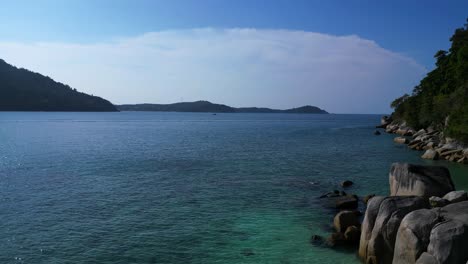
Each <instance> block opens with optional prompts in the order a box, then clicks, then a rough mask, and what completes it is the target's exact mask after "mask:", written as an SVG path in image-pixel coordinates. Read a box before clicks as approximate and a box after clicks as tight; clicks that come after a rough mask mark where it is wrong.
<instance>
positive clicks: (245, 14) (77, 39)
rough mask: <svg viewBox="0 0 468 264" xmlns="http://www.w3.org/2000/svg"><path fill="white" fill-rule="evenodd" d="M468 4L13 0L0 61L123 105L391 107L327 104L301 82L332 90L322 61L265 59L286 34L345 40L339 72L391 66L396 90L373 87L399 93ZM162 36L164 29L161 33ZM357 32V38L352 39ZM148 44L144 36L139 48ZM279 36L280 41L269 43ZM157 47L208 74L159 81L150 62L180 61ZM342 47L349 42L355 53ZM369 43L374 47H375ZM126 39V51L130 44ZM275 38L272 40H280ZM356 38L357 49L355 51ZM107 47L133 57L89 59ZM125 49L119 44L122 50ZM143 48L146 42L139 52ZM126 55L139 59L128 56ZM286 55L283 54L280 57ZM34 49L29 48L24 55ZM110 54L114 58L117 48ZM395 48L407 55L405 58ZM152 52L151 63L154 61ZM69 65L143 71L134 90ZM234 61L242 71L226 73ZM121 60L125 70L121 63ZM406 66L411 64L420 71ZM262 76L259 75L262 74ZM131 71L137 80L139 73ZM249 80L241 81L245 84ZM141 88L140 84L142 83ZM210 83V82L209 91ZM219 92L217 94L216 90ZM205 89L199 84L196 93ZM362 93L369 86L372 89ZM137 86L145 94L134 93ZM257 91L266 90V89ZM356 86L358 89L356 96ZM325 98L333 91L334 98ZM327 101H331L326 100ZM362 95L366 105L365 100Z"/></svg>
mask: <svg viewBox="0 0 468 264" xmlns="http://www.w3.org/2000/svg"><path fill="white" fill-rule="evenodd" d="M466 10H468V1H444V2H443V3H442V2H440V1H422V0H416V1H344V0H343V1H313V0H308V1H300V0H295V1H293V0H290V1H282V0H277V1H272V0H261V1H260V0H250V1H243V0H238V1H220V0H199V1H189V0H186V1H177V0H171V1H169V0H167V1H156V0H153V1H143V0H135V1H123V0H118V1H110V0H100V1H85V0H81V1H78V0H77V1H75V0H67V1H59V0H56V1H4V2H2V8H1V9H0V32H1V34H0V47H2V45H3V48H0V58H4V59H5V60H7V62H10V63H12V64H14V65H17V66H21V67H25V68H31V69H32V70H35V71H38V72H41V73H44V74H47V75H49V76H51V77H53V78H54V79H58V80H59V81H61V82H65V83H69V84H71V85H72V86H74V87H76V88H77V89H79V90H82V91H85V92H90V93H93V94H97V95H100V96H104V97H106V98H109V99H110V100H111V101H113V102H115V103H137V102H142V101H145V100H146V101H151V102H159V103H161V102H169V101H178V100H180V99H184V100H195V99H208V100H214V101H218V102H221V103H227V104H231V105H236V106H237V105H239V106H245V105H244V103H249V104H255V105H257V106H270V107H283V108H284V107H292V106H297V104H305V103H307V102H310V104H316V105H318V106H320V107H323V108H325V109H327V110H329V111H333V112H376V111H377V112H382V111H387V112H388V111H389V109H388V103H389V102H390V101H391V99H393V98H384V99H381V100H380V101H379V103H381V104H382V105H384V104H386V105H385V106H382V107H379V106H378V105H377V104H373V103H368V104H366V105H363V106H362V105H361V106H359V107H357V106H352V105H349V107H348V106H343V102H340V104H338V103H337V104H333V103H332V102H331V98H330V99H328V101H327V100H323V101H322V100H320V99H321V98H322V97H323V98H327V97H326V96H325V94H324V92H323V91H314V89H312V88H311V91H305V92H304V91H303V89H305V88H301V87H299V86H307V84H308V83H312V84H313V85H315V86H316V85H320V86H326V85H327V82H329V81H328V80H327V79H322V82H318V83H316V82H315V80H316V79H317V78H313V77H314V76H313V72H312V71H313V69H317V67H318V66H316V65H309V64H307V63H306V62H302V64H300V65H296V64H294V63H295V61H297V60H295V61H285V62H284V64H285V65H290V67H288V68H287V69H284V68H275V69H270V68H269V69H268V70H265V67H266V66H269V65H271V61H270V60H271V59H272V58H273V57H272V56H274V60H275V63H278V65H280V64H282V63H281V61H278V60H281V59H283V57H281V56H283V55H284V54H282V52H284V49H283V48H284V47H282V48H281V49H279V48H278V47H279V44H278V43H281V42H283V41H282V40H283V39H284V38H290V39H294V41H285V42H284V43H283V44H284V45H289V46H288V47H290V48H291V47H298V46H300V47H302V46H304V45H308V44H311V45H310V46H313V47H317V49H316V51H317V52H315V50H312V49H311V48H304V49H301V51H302V52H304V54H301V55H299V54H296V55H297V56H298V58H300V57H301V56H306V55H307V54H319V53H320V54H327V52H330V54H335V53H334V52H333V51H330V48H329V47H330V46H332V47H333V46H336V47H339V49H340V52H341V51H343V52H344V53H343V54H341V55H340V59H339V60H341V61H338V59H337V60H335V63H339V64H340V65H342V64H349V68H343V69H341V71H348V70H349V71H350V72H353V70H355V69H356V68H355V67H354V66H353V65H364V64H366V65H367V64H369V67H371V68H375V67H377V66H376V65H378V67H381V69H382V71H384V69H385V70H386V71H388V72H392V73H391V74H390V75H385V74H383V73H382V72H378V73H377V72H376V73H374V74H375V75H378V76H379V78H380V81H381V82H382V83H383V82H386V83H387V85H384V86H386V88H381V89H387V90H379V91H378V92H377V93H376V94H377V95H378V94H382V96H386V97H393V96H396V95H398V94H399V93H401V92H405V91H410V90H411V88H412V86H414V85H415V84H416V83H417V81H418V80H419V78H420V77H421V76H423V75H424V73H425V72H427V70H430V69H431V68H432V67H433V58H432V57H433V54H434V53H435V52H436V51H437V50H439V49H447V48H448V47H449V44H450V43H449V41H448V39H449V37H450V36H451V34H452V33H453V31H454V30H455V28H457V27H461V26H462V25H463V24H464V23H465V20H466V18H467V17H468V13H466ZM199 29H209V30H208V31H209V32H206V31H203V32H201V33H200V32H199ZM247 29H249V30H251V31H249V32H248V35H249V36H248V38H247V37H245V34H247V33H245V31H235V30H247ZM210 30H211V31H210ZM233 30H234V31H233ZM162 32H166V33H167V34H162V35H157V34H161V33H162ZM168 32H169V33H168ZM294 32H302V33H301V34H302V35H301V36H297V34H296V35H294ZM155 34H156V35H155ZM291 34H292V35H291ZM314 34H318V35H314ZM264 36H267V37H266V38H267V39H268V41H269V42H268V45H270V46H268V47H266V50H270V53H268V54H266V55H265V54H263V53H262V50H264V49H263V47H265V46H262V45H263V44H262V43H263V42H259V41H258V40H260V39H262V38H263V37H264ZM327 36H330V37H332V38H334V40H333V41H332V43H331V44H330V42H329V40H328V39H327V38H324V37H327ZM353 36H354V37H355V38H356V39H354V40H353V39H346V38H344V37H353ZM239 38H241V39H243V40H244V41H242V43H237V44H236V46H232V48H231V50H225V51H224V53H223V51H217V52H218V53H216V54H213V53H212V52H208V51H206V50H204V49H203V47H201V46H200V47H199V49H194V48H191V50H190V51H187V52H185V51H186V50H188V47H186V46H184V45H182V43H188V42H193V43H199V42H198V41H196V40H197V39H198V40H200V39H203V41H204V44H206V45H208V44H212V45H216V47H227V46H228V44H229V43H230V44H232V43H233V41H235V42H236V41H237V42H238V39H239ZM214 39H216V41H215V42H213V40H214ZM233 39H234V40H233ZM145 41H148V42H145ZM366 41H369V42H366ZM142 42H144V43H145V44H142ZM135 43H137V44H135ZM245 43H251V44H252V45H253V46H248V47H247V46H245V47H244V46H243V50H242V51H234V52H232V54H233V55H229V54H230V51H232V49H236V47H237V46H239V45H244V44H245ZM271 43H276V44H275V45H271ZM277 44H278V45H277ZM106 45H107V46H106ZM109 45H110V46H111V47H109ZM132 45H135V46H132ZM148 45H151V46H152V47H153V48H154V47H156V46H158V47H160V46H161V45H162V46H164V48H166V50H168V49H179V50H181V51H184V52H181V53H179V54H177V58H179V59H181V58H182V59H183V60H187V58H193V60H191V61H187V63H186V64H187V65H192V66H193V67H194V68H203V67H206V71H202V70H201V69H200V71H199V72H196V73H192V72H191V68H188V67H183V65H172V70H171V71H167V74H166V75H165V76H164V77H165V80H164V81H157V80H154V79H152V78H151V75H152V71H153V70H161V68H163V69H164V68H165V67H163V65H160V66H157V67H155V68H151V69H149V68H148V67H150V66H151V67H152V66H153V65H154V64H158V62H159V61H164V62H165V63H166V64H168V61H171V64H172V60H171V59H173V58H174V57H171V58H169V57H168V54H164V55H162V54H160V53H158V55H155V53H154V49H152V50H150V51H148V52H150V53H151V54H152V55H151V56H149V55H148V54H146V55H148V56H146V55H145V54H140V53H141V52H140V51H141V50H144V48H142V47H147V46H148ZM314 45H315V46H314ZM344 45H345V46H346V47H349V50H348V51H347V48H346V47H345V46H344ZM369 45H370V47H371V48H369ZM123 46H125V47H128V48H127V49H124V48H122V47H123ZM272 46H274V47H273V48H272ZM357 46H359V47H358V48H356V47H357ZM77 47H78V48H77ZM103 47H104V51H105V52H108V51H109V50H115V51H114V55H115V56H116V57H119V56H122V59H123V58H126V59H128V60H129V61H131V63H129V64H128V65H125V64H122V63H120V64H119V65H117V66H116V67H114V68H109V65H107V66H106V65H99V63H100V61H101V62H102V60H103V59H104V58H99V59H95V60H91V59H90V60H89V61H87V59H86V56H87V55H89V53H87V52H88V51H89V50H93V52H94V54H97V55H96V56H97V57H99V56H100V55H99V54H102V52H99V48H103ZM116 47H120V48H119V49H118V50H117V49H116ZM135 49H138V51H136V50H135ZM200 49H202V50H200ZM73 50H77V53H78V54H75V55H74V57H69V56H71V55H69V54H70V53H73ZM247 50H248V51H247ZM289 50H290V51H289V52H293V51H292V50H294V48H292V49H289ZM365 50H373V51H371V52H370V53H369V54H367V53H364V51H365ZM80 51H82V52H83V53H81V55H80V56H81V57H77V56H79V54H80ZM93 52H91V54H93ZM256 52H257V53H258V52H260V53H262V54H263V55H262V56H261V59H260V60H255V59H252V58H255V56H259V55H258V54H257V53H256ZM346 52H354V53H359V54H361V55H362V56H369V59H370V60H369V61H371V62H367V61H366V62H359V63H357V64H356V60H357V59H358V58H354V59H353V60H351V61H349V60H348V59H347V57H348V56H345V55H346V54H349V55H350V56H352V54H351V53H346ZM385 52H388V54H391V55H388V54H387V53H385ZM38 53H47V55H48V56H49V58H51V59H50V60H47V58H45V57H43V56H42V57H41V56H40V54H38ZM129 53H131V55H128V54H129ZM221 53H223V54H221ZM279 53H281V54H282V55H281V56H279V55H278V54H279ZM384 53H385V54H387V55H388V56H389V57H388V59H383V57H382V58H380V57H379V56H387V55H382V54H384ZM25 54H27V55H28V57H27V58H26V57H25ZM194 54H206V56H205V57H203V56H198V57H197V56H193V55H194ZM236 54H237V55H236ZM252 54H253V55H252ZM277 55H278V56H277ZM287 55H289V57H293V55H292V53H287ZM108 56H111V55H110V54H108ZM126 56H130V57H126ZM181 56H183V57H181ZM235 56H238V57H235ZM252 56H253V57H252ZM314 56H315V55H314ZM395 56H397V57H398V56H401V57H398V58H396V57H395ZM60 57H61V58H60ZM104 57H105V56H104ZM145 57H149V58H152V59H151V60H146V59H144V58H145ZM233 57H235V58H233ZM377 57H378V58H379V60H378V61H377V60H372V58H377ZM54 58H55V59H54ZM64 58H66V59H64ZM138 58H139V59H138ZM162 58H164V59H165V60H168V61H165V60H163V59H162ZM239 58H243V59H239ZM265 58H268V59H269V61H266V60H263V61H265V62H266V63H265V65H266V66H263V65H262V64H260V63H258V62H259V61H262V59H265ZM287 58H288V56H284V59H285V60H288V59H287ZM313 58H314V57H311V61H313ZM233 59H235V62H233ZM59 60H61V61H59ZM343 60H345V61H343ZM358 60H361V59H358ZM77 61H79V62H77ZM207 61H209V62H210V63H212V64H216V65H217V66H218V68H222V69H223V72H222V73H219V74H218V73H217V72H216V68H212V67H209V66H206V64H205V63H206V62H207ZM384 61H385V62H384ZM67 63H70V64H73V65H72V67H69V68H70V71H71V70H74V71H80V67H79V65H82V67H87V68H93V69H95V70H96V71H101V70H106V69H107V70H112V71H113V72H114V73H117V72H118V73H120V74H121V73H124V72H125V68H126V67H128V70H129V71H134V72H133V74H134V76H133V77H129V78H128V79H125V78H122V79H121V80H120V82H124V83H125V82H127V83H126V86H119V85H121V83H120V84H118V83H113V82H112V78H111V77H109V78H107V79H105V78H104V79H103V78H100V77H99V76H97V75H96V76H94V75H93V74H92V72H89V69H88V70H85V69H83V71H84V72H86V74H87V75H86V76H87V78H88V79H90V81H89V82H86V81H83V79H84V77H83V76H82V78H81V80H80V79H77V77H73V74H72V72H66V69H63V67H66V66H67ZM116 63H117V62H115V63H113V64H116ZM327 63H328V62H327ZM212 64H211V65H212ZM244 64H245V65H248V66H251V65H252V64H255V65H256V67H257V68H255V69H251V71H249V72H247V71H245V72H243V73H242V74H241V73H240V71H238V70H237V69H244V68H245V65H244ZM416 64H417V65H416ZM232 65H235V66H236V67H237V68H236V67H234V66H232ZM415 65H416V66H415ZM231 66H232V73H233V74H230V73H229V71H227V70H226V68H229V67H231ZM299 66H300V67H299ZM135 67H137V68H138V67H142V68H144V69H146V70H147V75H144V74H142V72H141V71H139V72H135V71H137V70H136V68H135ZM278 67H279V66H278ZM378 67H377V68H378ZM393 67H394V68H393ZM117 68H118V69H119V71H117ZM122 68H124V69H122ZM318 68H321V67H318ZM325 68H327V67H325ZM328 68H329V69H330V70H332V69H333V68H334V67H333V66H332V65H330V66H329V67H328ZM179 69H180V70H179ZM291 69H297V72H301V71H305V72H303V73H302V75H299V76H295V75H294V74H295V73H294V72H293V71H291ZM364 69H366V68H365V66H362V67H361V68H360V69H359V70H358V71H357V72H355V73H356V75H359V74H357V73H359V72H361V71H363V70H364ZM210 70H212V71H213V74H214V75H219V76H220V77H219V79H218V80H215V79H213V78H211V77H210V78H205V79H203V78H199V76H200V75H203V74H206V75H208V74H209V71H210ZM275 70H277V71H282V72H284V71H291V73H290V75H288V76H285V78H284V79H281V78H280V77H278V78H279V79H275V78H271V80H265V81H263V82H260V83H258V85H259V86H265V87H260V88H258V91H254V92H252V96H248V97H249V99H250V100H245V99H243V95H242V93H245V92H246V91H245V90H242V89H240V90H239V91H237V92H236V91H234V90H235V89H236V88H235V86H234V85H232V86H229V85H226V84H229V83H231V82H232V83H237V84H238V85H245V83H244V82H248V81H249V80H250V81H252V80H255V78H256V77H259V78H260V77H261V78H263V79H265V78H267V79H270V78H269V77H268V76H269V74H270V75H271V73H272V72H274V71H275ZM308 70H310V71H311V72H310V73H311V75H312V77H309V79H307V78H306V77H305V76H306V75H307V71H308ZM408 72H411V74H409V73H408ZM256 73H258V75H255V74H256ZM74 74H76V72H75V73H74ZM333 74H334V73H333V72H321V73H320V77H322V76H324V75H330V78H331V79H335V78H334V77H333V76H334V75H333ZM399 74H402V76H401V79H403V80H400V81H395V83H390V84H389V83H388V82H393V81H392V80H393V79H395V78H397V77H398V76H399ZM130 75H131V74H130ZM169 75H170V76H173V77H172V79H177V78H179V79H180V78H182V79H184V78H185V81H180V80H178V81H177V82H171V78H168V77H167V76H169ZM380 75H381V76H380ZM174 76H175V77H174ZM184 76H188V77H184ZM336 76H337V78H339V77H342V78H348V77H349V76H344V75H343V74H342V73H341V74H340V73H337V75H336ZM295 77H297V78H295ZM132 78H138V80H137V81H136V79H132ZM243 78H244V80H239V79H243ZM160 79H161V78H160ZM297 79H300V80H301V81H296V83H294V85H295V86H294V87H296V86H297V89H293V91H294V93H295V94H294V96H290V97H288V96H286V97H284V96H283V95H284V94H287V93H289V92H290V89H289V90H288V89H286V88H281V87H286V86H289V85H288V82H287V80H297ZM145 80H147V83H145V82H144V81H145ZM92 82H94V83H96V85H93V83H92ZM278 82H280V83H281V82H283V83H282V85H281V87H279V86H278V87H273V88H271V89H272V90H273V92H272V93H271V94H272V96H277V97H278V98H276V99H274V100H273V99H271V100H269V99H268V98H266V99H261V98H262V96H265V94H264V93H265V91H268V88H267V87H266V86H268V85H271V84H272V83H273V84H276V83H278ZM346 82H347V81H346V80H343V83H342V84H340V83H338V82H337V83H335V84H334V85H336V86H337V87H332V88H331V89H329V90H332V91H334V92H339V91H340V89H342V90H343V91H344V94H347V93H349V94H350V95H352V94H353V92H351V91H348V90H347V89H348V88H347V87H346V86H347V85H346ZM355 82H356V85H357V86H356V87H351V88H349V90H354V91H359V89H361V88H357V87H358V86H359V85H358V83H359V79H356V80H355ZM351 83H353V82H351ZM378 83H379V79H376V80H374V79H372V80H371V79H366V78H364V79H362V85H363V86H366V85H368V86H369V89H371V87H370V86H376V85H377V84H378ZM191 84H194V85H193V86H194V88H193V90H192V91H190V90H187V89H189V88H183V89H182V88H181V87H185V86H191ZM217 84H223V86H225V87H227V88H225V89H224V90H223V89H222V88H220V87H214V86H216V85H217ZM130 85H132V89H133V90H132V93H131V95H130V94H129V93H126V92H123V91H120V90H121V89H125V87H128V86H130ZM135 85H136V86H138V87H135ZM392 85H393V86H392ZM205 86H208V87H212V88H210V89H208V88H203V89H201V88H200V87H205ZM273 86H274V85H273ZM338 86H341V87H338ZM140 87H142V88H140ZM153 87H156V88H153ZM152 89H154V91H153V90H152ZM215 89H218V90H217V91H215ZM226 89H228V90H229V89H230V91H231V90H232V92H226ZM252 89H256V88H254V87H253V86H251V87H249V90H252ZM291 89H292V88H291ZM197 90H198V91H200V92H199V93H198V92H197ZM390 90H392V91H390ZM301 92H304V94H302V95H301ZM362 92H365V89H363V90H362ZM135 94H136V95H135ZM138 94H139V95H141V96H137V95H138ZM255 94H258V97H256V96H255ZM357 94H358V95H359V93H357ZM211 95H214V96H211ZM314 95H316V96H314ZM363 95H365V94H364V93H363V94H360V95H359V96H360V97H362V96H363ZM307 96H310V97H311V100H309V101H306V100H304V99H303V97H307ZM202 97H203V98H202ZM301 97H302V98H301ZM328 97H331V94H330V95H328ZM281 98H283V99H284V98H287V100H286V101H281V100H280V99H281ZM368 99H369V100H368V101H371V100H375V98H374V99H373V98H368ZM129 100H130V101H129ZM329 101H330V102H329ZM321 102H323V103H324V104H325V105H320V103H321ZM362 102H363V103H365V100H363V101H362Z"/></svg>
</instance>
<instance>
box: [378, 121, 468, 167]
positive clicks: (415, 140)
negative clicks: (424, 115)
mask: <svg viewBox="0 0 468 264" xmlns="http://www.w3.org/2000/svg"><path fill="white" fill-rule="evenodd" d="M376 128H383V129H385V132H387V133H390V134H397V135H399V136H398V137H396V138H394V141H395V143H399V144H407V145H408V147H409V148H410V149H414V150H419V151H424V154H423V155H422V156H421V157H422V158H423V159H430V160H438V159H444V160H448V161H452V162H458V163H463V164H468V146H466V145H465V144H463V143H462V142H459V141H457V140H455V139H453V138H450V137H446V136H445V135H444V132H443V131H439V130H436V129H434V128H432V127H428V128H426V129H421V130H419V131H415V130H414V129H413V128H411V127H409V126H407V125H406V122H404V121H392V120H391V118H390V117H387V116H384V117H382V119H381V124H380V125H379V126H377V127H376ZM379 133H380V132H379Z"/></svg>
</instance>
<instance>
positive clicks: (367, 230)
mask: <svg viewBox="0 0 468 264" xmlns="http://www.w3.org/2000/svg"><path fill="white" fill-rule="evenodd" d="M422 208H429V201H428V200H427V199H425V198H423V197H417V196H389V197H384V198H380V197H375V198H373V199H372V200H370V201H369V204H368V208H367V210H366V214H365V216H364V222H363V225H362V232H361V241H360V244H359V256H360V257H361V258H362V259H363V260H364V261H365V262H366V263H381V264H387V263H392V259H393V250H394V246H395V239H396V236H397V231H398V228H399V226H400V222H401V221H402V220H403V218H404V217H405V215H407V214H408V213H410V212H412V211H414V210H418V209H422Z"/></svg>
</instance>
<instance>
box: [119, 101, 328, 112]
mask: <svg viewBox="0 0 468 264" xmlns="http://www.w3.org/2000/svg"><path fill="white" fill-rule="evenodd" d="M117 108H118V109H119V110H121V111H160V112H206V113H298V114H301V113H304V114H328V113H327V111H325V110H322V109H320V108H318V107H316V106H310V105H307V106H302V107H298V108H292V109H287V110H278V109H270V108H258V107H240V108H235V107H231V106H227V105H223V104H214V103H211V102H208V101H196V102H183V103H175V104H126V105H118V106H117Z"/></svg>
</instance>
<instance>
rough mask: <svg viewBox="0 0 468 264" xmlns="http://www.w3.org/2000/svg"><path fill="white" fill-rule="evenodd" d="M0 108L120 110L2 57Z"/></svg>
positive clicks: (4, 109) (0, 67)
mask: <svg viewBox="0 0 468 264" xmlns="http://www.w3.org/2000/svg"><path fill="white" fill-rule="evenodd" d="M0 111H117V109H116V108H115V107H114V105H112V104H111V103H110V102H109V101H107V100H104V99H102V98H100V97H97V96H92V95H88V94H85V93H81V92H78V91H76V89H72V88H71V87H70V86H68V85H65V84H63V83H59V82H56V81H54V80H52V79H51V78H49V77H46V76H43V75H41V74H39V73H35V72H31V71H29V70H26V69H18V68H16V67H14V66H12V65H10V64H8V63H6V62H5V61H3V60H1V59H0Z"/></svg>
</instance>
